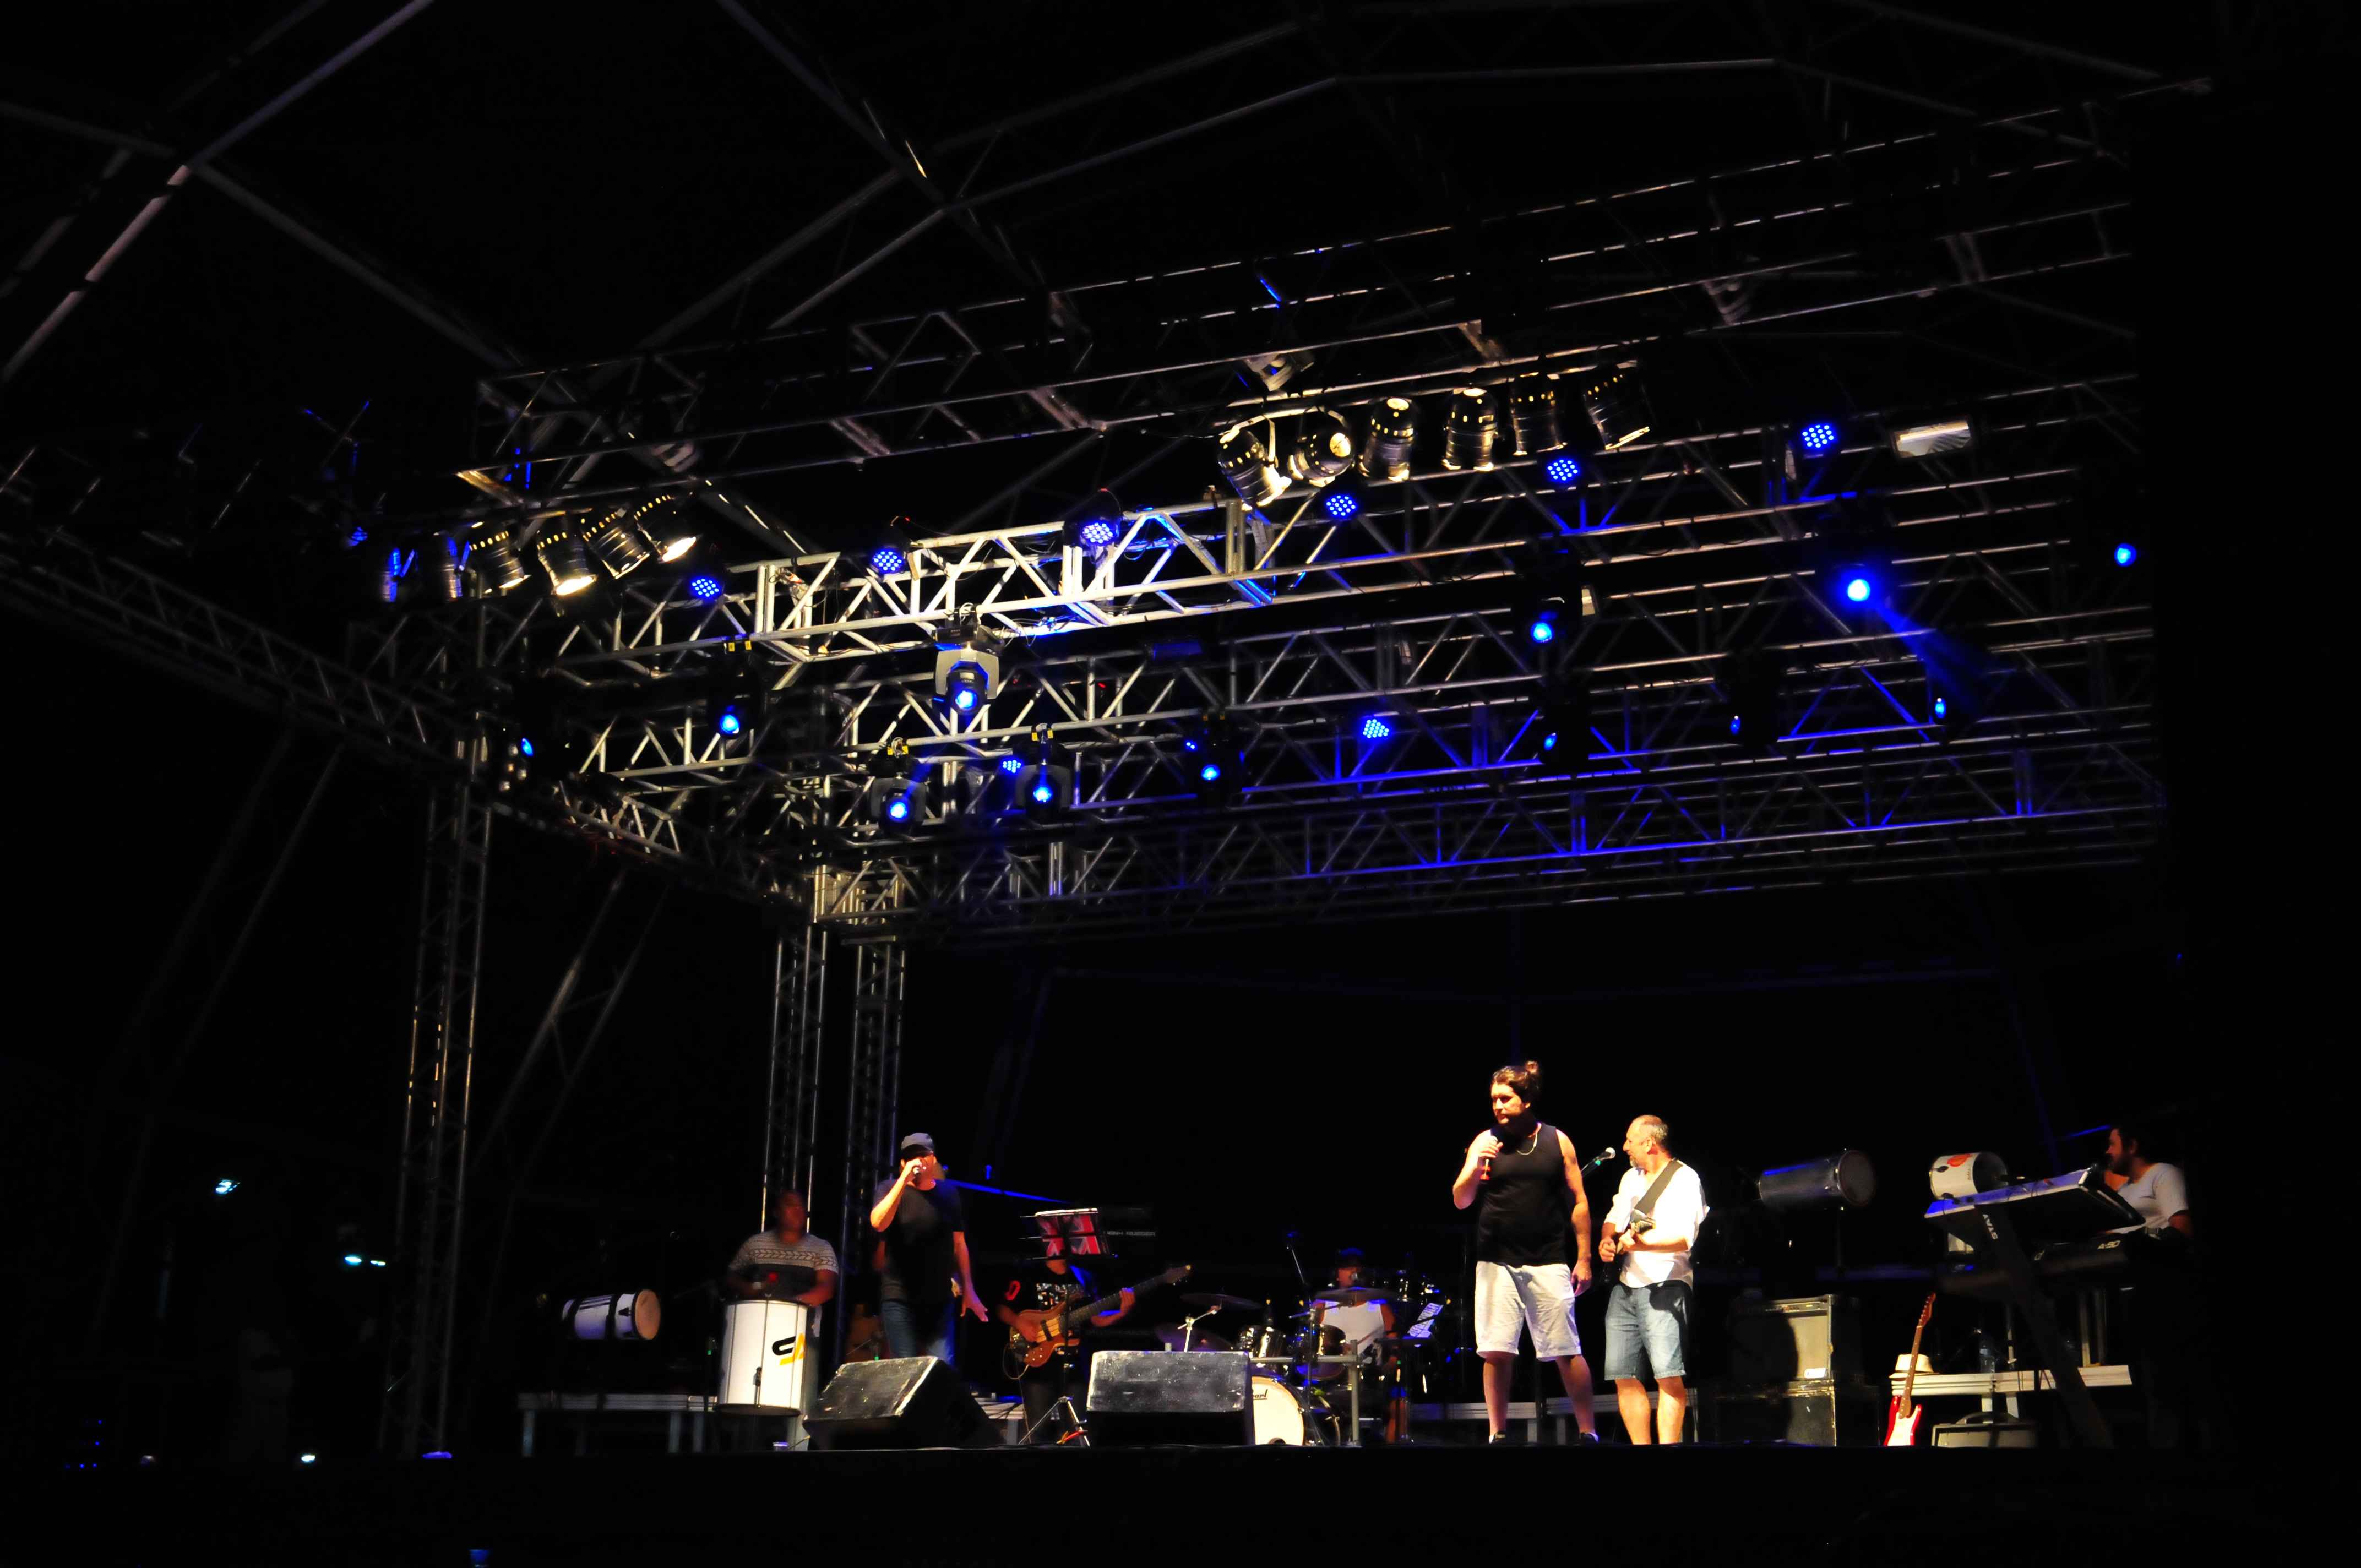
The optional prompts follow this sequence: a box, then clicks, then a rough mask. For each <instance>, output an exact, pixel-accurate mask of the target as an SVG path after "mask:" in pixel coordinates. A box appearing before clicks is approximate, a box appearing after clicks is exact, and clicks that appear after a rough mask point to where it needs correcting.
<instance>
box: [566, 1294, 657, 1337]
mask: <svg viewBox="0 0 2361 1568" xmlns="http://www.w3.org/2000/svg"><path fill="white" fill-rule="evenodd" d="M557 1315H558V1317H559V1318H560V1319H561V1320H562V1321H564V1322H565V1323H566V1326H567V1327H568V1328H569V1329H571V1330H572V1331H573V1333H574V1337H575V1338H576V1339H653V1338H655V1337H656V1330H658V1329H659V1328H662V1327H663V1326H664V1302H663V1301H662V1300H660V1299H657V1296H656V1293H655V1292H654V1291H653V1290H615V1291H610V1292H609V1293H608V1294H606V1295H604V1296H579V1297H577V1298H576V1299H573V1300H571V1301H568V1302H566V1305H565V1306H563V1307H561V1308H559V1309H558V1311H557Z"/></svg>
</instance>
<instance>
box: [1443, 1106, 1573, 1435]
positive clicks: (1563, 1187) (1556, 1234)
mask: <svg viewBox="0 0 2361 1568" xmlns="http://www.w3.org/2000/svg"><path fill="white" fill-rule="evenodd" d="M1541 1091H1542V1069H1541V1068H1540V1067H1539V1066H1538V1065H1537V1064H1535V1063H1533V1062H1527V1063H1525V1065H1524V1066H1522V1067H1504V1068H1502V1069H1500V1070H1499V1071H1498V1072H1496V1073H1494V1074H1493V1075H1492V1126H1491V1129H1490V1130H1489V1131H1488V1132H1483V1133H1479V1134H1477V1136H1476V1141H1475V1142H1474V1143H1471V1144H1469V1145H1468V1146H1467V1158H1466V1163H1464V1164H1463V1165H1461V1167H1460V1168H1459V1176H1458V1179H1455V1181H1453V1182H1452V1184H1451V1201H1452V1202H1453V1203H1454V1204H1455V1205H1456V1206H1457V1207H1459V1208H1462V1209H1466V1208H1468V1207H1471V1206H1473V1207H1474V1208H1475V1209H1476V1354H1477V1355H1479V1356H1481V1357H1482V1358H1483V1361H1484V1414H1485V1419H1486V1420H1487V1421H1488V1424H1489V1425H1490V1428H1491V1433H1492V1438H1491V1441H1492V1442H1496V1443H1497V1442H1507V1441H1508V1435H1509V1378H1510V1374H1511V1373H1512V1372H1514V1371H1515V1370H1516V1365H1517V1342H1518V1336H1519V1334H1520V1332H1528V1331H1529V1332H1531V1333H1532V1336H1533V1352H1534V1354H1537V1355H1539V1356H1541V1357H1543V1358H1544V1359H1545V1360H1549V1361H1554V1362H1556V1363H1557V1375H1558V1377H1559V1379H1560V1380H1561V1381H1562V1382H1564V1383H1565V1393H1566V1398H1569V1399H1571V1400H1572V1401H1573V1402H1574V1422H1575V1425H1576V1426H1577V1427H1579V1428H1580V1429H1581V1431H1582V1437H1581V1441H1582V1442H1585V1443H1595V1442H1598V1414H1597V1412H1596V1411H1594V1410H1593V1409H1591V1402H1590V1401H1591V1395H1590V1367H1589V1365H1587V1363H1585V1362H1584V1360H1583V1359H1582V1339H1581V1336H1580V1334H1579V1333H1578V1332H1576V1328H1575V1322H1574V1303H1575V1299H1576V1297H1578V1296H1580V1295H1581V1294H1582V1293H1583V1292H1584V1291H1586V1290H1587V1289H1589V1288H1590V1202H1589V1200H1587V1199H1586V1198H1585V1197H1584V1196H1583V1194H1582V1162H1581V1161H1580V1160H1579V1159H1577V1158H1576V1157H1575V1153H1574V1141H1573V1140H1572V1139H1570V1138H1568V1137H1567V1136H1566V1135H1565V1134H1564V1133H1562V1132H1560V1131H1558V1130H1557V1129H1556V1128H1555V1127H1553V1126H1551V1125H1550V1124H1548V1123H1546V1122H1544V1121H1543V1120H1541V1118H1540V1117H1539V1116H1537V1115H1535V1114H1534V1113H1533V1104H1534V1102H1536V1101H1538V1100H1539V1099H1540V1098H1541ZM1568 1234H1571V1235H1572V1236H1573V1239H1574V1245H1573V1261H1572V1262H1571V1263H1570V1264H1569V1263H1568V1261H1567V1246H1566V1238H1567V1236H1568ZM1533 1392H1534V1396H1535V1398H1536V1399H1538V1398H1539V1397H1540V1393H1541V1390H1540V1389H1539V1388H1538V1387H1536V1388H1535V1389H1534V1390H1533Z"/></svg>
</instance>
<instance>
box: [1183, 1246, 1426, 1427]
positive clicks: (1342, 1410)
mask: <svg viewBox="0 0 2361 1568" xmlns="http://www.w3.org/2000/svg"><path fill="white" fill-rule="evenodd" d="M1309 1296H1310V1301H1309V1304H1308V1305H1307V1306H1306V1307H1305V1308H1304V1309H1303V1310H1301V1311H1300V1312H1296V1313H1293V1314H1291V1315H1290V1317H1288V1318H1287V1319H1285V1320H1280V1319H1279V1318H1278V1317H1276V1316H1275V1314H1274V1313H1273V1311H1272V1310H1271V1308H1270V1307H1269V1305H1268V1303H1266V1302H1262V1301H1257V1300H1255V1299H1252V1298H1250V1297H1246V1296H1231V1295H1225V1294H1224V1293H1222V1292H1219V1291H1211V1290H1198V1291H1191V1292H1189V1293H1187V1294H1185V1295H1183V1296H1182V1297H1181V1298H1180V1299H1181V1301H1182V1302H1183V1303H1184V1304H1185V1305H1187V1306H1189V1307H1191V1308H1192V1309H1194V1310H1192V1311H1191V1313H1190V1314H1189V1315H1188V1316H1186V1317H1184V1318H1182V1319H1181V1320H1180V1321H1179V1322H1177V1323H1167V1324H1161V1325H1159V1327H1158V1329H1157V1331H1156V1332H1157V1334H1158V1337H1159V1338H1160V1339H1162V1340H1163V1342H1164V1346H1165V1348H1166V1349H1167V1350H1174V1351H1243V1352H1245V1353H1246V1356H1247V1358H1248V1359H1249V1360H1250V1361H1251V1362H1252V1364H1253V1366H1254V1374H1253V1379H1252V1381H1253V1394H1254V1434H1255V1442H1257V1443H1258V1444H1260V1443H1279V1444H1285V1445H1291V1446H1296V1447H1306V1446H1343V1445H1350V1444H1356V1443H1357V1442H1359V1430H1358V1429H1359V1425H1360V1413H1361V1408H1362V1403H1363V1400H1364V1398H1365V1395H1364V1389H1365V1388H1367V1389H1369V1390H1370V1391H1371V1395H1373V1396H1376V1397H1378V1398H1382V1396H1381V1395H1378V1389H1380V1388H1382V1387H1383V1386H1384V1384H1383V1382H1381V1381H1380V1380H1389V1381H1394V1382H1397V1383H1398V1382H1399V1378H1400V1370H1401V1365H1402V1353H1403V1352H1404V1351H1405V1350H1406V1349H1410V1350H1415V1349H1416V1348H1417V1346H1418V1343H1420V1342H1418V1341H1414V1340H1405V1339H1404V1338H1403V1337H1402V1335H1401V1334H1400V1332H1394V1333H1390V1334H1389V1333H1384V1332H1375V1333H1371V1332H1362V1333H1361V1334H1359V1335H1358V1336H1357V1337H1356V1336H1353V1335H1351V1334H1349V1333H1348V1332H1347V1328H1346V1326H1345V1325H1342V1324H1338V1323H1334V1322H1331V1321H1327V1320H1328V1318H1329V1315H1330V1314H1331V1313H1332V1312H1336V1311H1339V1310H1345V1309H1352V1308H1359V1307H1368V1306H1376V1305H1383V1306H1387V1307H1390V1308H1392V1309H1393V1310H1394V1311H1395V1314H1396V1320H1397V1325H1398V1328H1399V1327H1400V1326H1403V1325H1404V1324H1405V1323H1406V1321H1418V1322H1425V1321H1431V1320H1432V1319H1433V1316H1434V1315H1435V1310H1439V1307H1440V1303H1441V1301H1442V1296H1441V1294H1440V1292H1438V1291H1436V1290H1434V1289H1433V1288H1432V1287H1430V1286H1429V1285H1428V1284H1427V1283H1426V1282H1425V1281H1424V1280H1422V1279H1420V1278H1418V1277H1416V1276H1414V1275H1409V1274H1405V1275H1403V1276H1402V1277H1400V1278H1399V1279H1398V1280H1396V1281H1393V1282H1389V1283H1388V1284H1382V1285H1349V1286H1336V1285H1329V1286H1315V1287H1313V1288H1312V1289H1311V1291H1310V1292H1309ZM1430 1298H1431V1299H1432V1301H1431V1302H1430ZM1405 1305H1407V1306H1408V1307H1409V1308H1410V1309H1411V1310H1410V1311H1409V1312H1407V1313H1406V1312H1404V1310H1403V1308H1404V1306H1405ZM1234 1312H1259V1313H1261V1314H1262V1316H1261V1319H1260V1321H1256V1322H1251V1323H1248V1324H1246V1326H1245V1327H1244V1328H1242V1329H1239V1330H1237V1331H1235V1332H1232V1333H1228V1334H1224V1333H1222V1332H1216V1331H1214V1330H1212V1329H1202V1328H1200V1327H1199V1326H1198V1325H1199V1324H1200V1323H1202V1322H1203V1321H1205V1320H1206V1319H1209V1318H1216V1317H1219V1316H1221V1315H1223V1314H1224V1313H1234Z"/></svg>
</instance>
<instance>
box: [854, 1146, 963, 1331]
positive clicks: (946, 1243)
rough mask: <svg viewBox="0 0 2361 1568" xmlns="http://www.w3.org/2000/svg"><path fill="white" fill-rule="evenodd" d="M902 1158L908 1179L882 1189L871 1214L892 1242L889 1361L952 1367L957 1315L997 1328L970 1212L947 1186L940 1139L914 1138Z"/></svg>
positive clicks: (882, 1300)
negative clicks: (983, 1296)
mask: <svg viewBox="0 0 2361 1568" xmlns="http://www.w3.org/2000/svg"><path fill="white" fill-rule="evenodd" d="M899 1152H900V1156H901V1159H902V1169H901V1172H900V1174H898V1175H896V1176H895V1178H894V1179H893V1180H891V1181H884V1182H880V1183H878V1186H877V1191H876V1195H875V1201H873V1203H872V1204H871V1205H870V1209H869V1228H870V1229H871V1230H872V1231H873V1232H874V1233H875V1234H878V1235H881V1236H883V1237H884V1242H885V1266H884V1271H883V1273H882V1275H881V1277H880V1280H879V1289H878V1298H879V1299H878V1303H877V1316H878V1318H879V1320H880V1321H882V1322H883V1323H884V1325H885V1347H886V1354H889V1355H892V1356H895V1357H904V1356H912V1355H931V1356H934V1357H936V1358H937V1359H938V1360H941V1361H945V1362H952V1361H954V1360H955V1356H954V1354H953V1341H952V1337H951V1330H952V1329H953V1328H954V1327H955V1326H956V1323H957V1319H956V1316H955V1313H954V1307H955V1306H956V1307H958V1308H960V1309H962V1310H967V1311H970V1312H973V1313H974V1314H975V1316H976V1319H977V1321H980V1322H988V1321H991V1318H990V1315H989V1314H988V1313H986V1312H985V1310H984V1308H983V1302H982V1301H981V1300H979V1299H977V1298H976V1294H975V1273H974V1270H973V1268H972V1266H970V1264H969V1262H968V1255H967V1212H966V1210H965V1209H964V1208H962V1207H961V1204H960V1200H959V1194H958V1193H957V1192H956V1191H954V1190H952V1189H951V1186H950V1183H949V1182H947V1181H945V1180H944V1179H943V1167H942V1161H941V1160H940V1159H939V1158H938V1157H936V1154H935V1140H934V1139H933V1138H931V1137H929V1136H928V1135H926V1134H924V1133H911V1134H908V1135H906V1136H905V1137H904V1138H903V1139H902V1146H901V1149H900V1151H899Z"/></svg>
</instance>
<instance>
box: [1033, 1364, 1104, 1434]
mask: <svg viewBox="0 0 2361 1568" xmlns="http://www.w3.org/2000/svg"><path fill="white" fill-rule="evenodd" d="M1090 1383H1091V1358H1090V1354H1089V1353H1088V1352H1086V1351H1085V1352H1077V1353H1073V1354H1066V1355H1053V1356H1051V1357H1050V1358H1049V1365H1046V1366H1043V1367H1042V1368H1041V1369H1040V1370H1038V1371H1037V1372H1027V1374H1026V1375H1025V1376H1023V1377H1022V1378H1021V1379H1019V1380H1018V1382H1017V1385H1016V1387H1017V1390H1018V1392H1020V1393H1022V1394H1023V1395H1024V1396H1025V1430H1026V1431H1030V1432H1032V1433H1033V1441H1034V1442H1036V1443H1037V1444H1038V1443H1054V1442H1057V1441H1058V1440H1059V1439H1060V1438H1061V1437H1063V1436H1065V1435H1066V1433H1067V1432H1069V1431H1071V1430H1073V1429H1072V1427H1071V1424H1070V1423H1069V1422H1068V1421H1067V1420H1065V1418H1064V1417H1063V1416H1060V1417H1058V1418H1056V1419H1055V1420H1048V1421H1044V1420H1042V1419H1041V1418H1042V1417H1043V1416H1045V1415H1048V1414H1049V1407H1050V1406H1052V1405H1055V1404H1056V1403H1057V1402H1058V1401H1059V1399H1060V1398H1067V1397H1071V1398H1072V1399H1073V1401H1074V1409H1075V1410H1076V1411H1077V1412H1080V1411H1081V1409H1082V1399H1083V1398H1084V1397H1085V1395H1086V1394H1087V1393H1088V1392H1089V1389H1090ZM1036 1428H1038V1431H1036V1430H1035V1429H1036Z"/></svg>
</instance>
